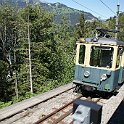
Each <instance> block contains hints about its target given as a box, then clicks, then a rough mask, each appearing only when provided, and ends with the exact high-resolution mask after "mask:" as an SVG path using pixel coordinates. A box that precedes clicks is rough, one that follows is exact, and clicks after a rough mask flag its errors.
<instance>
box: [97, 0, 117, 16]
mask: <svg viewBox="0 0 124 124" xmlns="http://www.w3.org/2000/svg"><path fill="white" fill-rule="evenodd" d="M99 1H100V2H101V3H102V4H103V5H104V6H106V7H107V8H108V9H109V10H110V11H111V12H112V13H114V14H116V13H115V12H114V11H113V10H112V9H111V8H110V7H109V6H108V5H107V4H105V3H104V2H103V1H102V0H99Z"/></svg>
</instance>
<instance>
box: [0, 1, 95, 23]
mask: <svg viewBox="0 0 124 124" xmlns="http://www.w3.org/2000/svg"><path fill="white" fill-rule="evenodd" d="M6 1H8V0H1V1H0V4H3V3H6ZM29 3H30V4H33V5H36V4H40V5H41V6H42V7H43V8H44V9H45V10H47V11H49V12H52V13H54V14H55V18H54V20H55V22H56V23H60V22H61V18H62V17H63V16H66V17H67V18H68V19H69V20H70V22H71V24H72V25H75V24H76V23H78V22H79V16H80V14H81V13H84V15H85V18H86V20H92V19H94V18H96V17H94V16H93V15H92V14H91V13H88V12H84V11H80V10H76V9H73V8H70V7H68V6H66V5H64V4H61V3H53V4H52V3H42V2H41V1H40V0H29ZM9 4H13V5H18V6H19V7H20V8H24V7H25V6H26V0H9Z"/></svg>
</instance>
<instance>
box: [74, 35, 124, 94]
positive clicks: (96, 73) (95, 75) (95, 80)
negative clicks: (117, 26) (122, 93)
mask: <svg viewBox="0 0 124 124" xmlns="http://www.w3.org/2000/svg"><path fill="white" fill-rule="evenodd" d="M123 81H124V42H122V41H119V40H116V39H112V38H106V37H101V38H98V39H97V40H96V39H92V38H88V39H86V40H84V41H83V42H79V43H77V50H76V66H75V78H74V81H73V83H74V84H76V86H77V87H79V89H85V90H97V91H105V92H112V91H114V90H116V88H117V87H118V86H119V84H122V82H123Z"/></svg>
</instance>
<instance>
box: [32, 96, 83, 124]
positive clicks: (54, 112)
mask: <svg viewBox="0 0 124 124" xmlns="http://www.w3.org/2000/svg"><path fill="white" fill-rule="evenodd" d="M81 97H82V95H80V96H78V97H77V98H76V99H74V100H72V101H71V102H69V103H67V104H66V105H64V106H62V107H60V108H59V109H57V110H55V111H53V112H52V113H50V114H48V115H46V116H45V117H43V118H42V119H40V120H38V121H37V122H35V123H34V124H40V123H41V122H44V121H45V120H47V119H49V118H50V117H51V116H53V115H55V114H56V113H57V112H59V111H61V110H63V109H64V108H66V107H68V106H69V105H70V104H72V103H73V102H74V101H75V100H77V99H79V98H81Z"/></svg>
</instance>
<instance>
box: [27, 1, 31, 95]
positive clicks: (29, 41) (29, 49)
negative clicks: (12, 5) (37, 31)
mask: <svg viewBox="0 0 124 124" xmlns="http://www.w3.org/2000/svg"><path fill="white" fill-rule="evenodd" d="M26 2H27V6H28V4H29V0H27V1H26ZM28 52H29V74H30V88H31V89H30V90H31V93H33V83H32V70H31V67H32V66H31V40H30V18H29V9H28Z"/></svg>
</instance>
